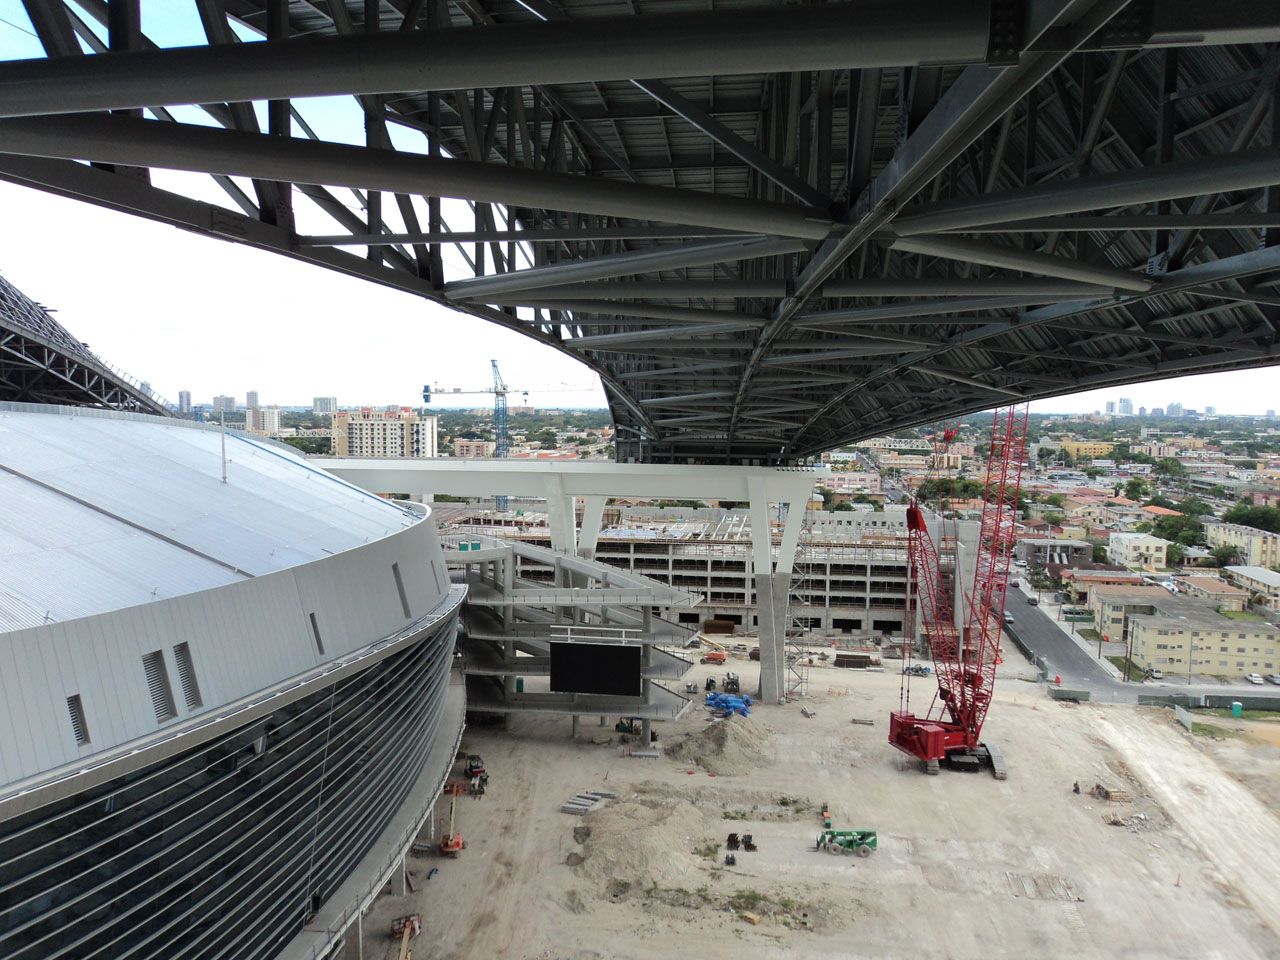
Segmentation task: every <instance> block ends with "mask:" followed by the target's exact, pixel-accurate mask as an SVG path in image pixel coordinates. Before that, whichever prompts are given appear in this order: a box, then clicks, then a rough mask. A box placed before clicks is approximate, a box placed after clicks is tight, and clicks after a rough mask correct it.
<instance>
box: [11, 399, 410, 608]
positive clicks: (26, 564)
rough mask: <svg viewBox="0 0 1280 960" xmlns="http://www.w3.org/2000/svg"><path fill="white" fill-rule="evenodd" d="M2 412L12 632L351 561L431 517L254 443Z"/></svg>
mask: <svg viewBox="0 0 1280 960" xmlns="http://www.w3.org/2000/svg"><path fill="white" fill-rule="evenodd" d="M221 451H222V435H221V431H220V430H219V429H218V428H217V427H215V426H212V425H207V424H193V423H189V422H184V421H178V420H171V419H165V418H160V417H147V416H139V415H136V414H121V413H112V412H108V411H98V410H86V409H83V408H74V407H53V406H47V407H46V406H36V405H30V404H0V632H5V631H9V630H17V629H21V628H23V627H32V626H38V625H40V624H42V623H49V622H52V621H61V620H70V619H74V618H77V617H85V616H91V615H93V614H98V613H103V612H106V611H109V610H118V609H121V608H124V607H129V606H133V605H136V604H141V603H148V602H151V601H154V600H160V599H164V598H168V597H174V596H179V595H181V594H186V593H192V592H194V591H197V590H204V589H207V588H210V587H215V586H220V585H223V584H227V583H233V582H236V581H239V580H244V579H249V578H252V577H256V576H259V575H261V574H265V573H271V572H273V571H276V570H281V569H284V568H286V567H292V566H296V565H298V564H302V563H307V562H309V561H312V560H319V559H321V558H323V557H326V556H329V555H332V554H336V553H341V552H342V551H344V550H348V549H351V548H353V547H357V546H360V545H362V544H364V543H368V542H370V541H372V540H377V539H380V538H382V537H385V536H387V535H389V534H391V533H394V532H396V531H397V530H400V529H401V528H403V527H405V526H409V525H412V524H414V523H416V522H417V521H418V519H419V517H418V516H417V515H415V514H411V513H409V512H407V511H405V510H403V509H401V508H400V507H397V506H394V505H393V504H391V503H389V502H388V501H386V500H382V499H380V498H378V497H375V496H373V495H371V494H369V493H366V492H365V491H363V490H360V489H358V488H356V487H353V486H351V485H350V484H347V483H345V482H343V481H341V480H338V479H336V478H335V477H333V476H331V475H329V474H327V473H324V472H322V471H320V470H317V469H315V468H314V467H312V466H310V465H308V464H307V463H306V462H305V461H304V460H303V458H302V457H301V456H298V455H295V454H294V453H292V452H290V451H289V450H287V449H282V448H281V447H280V446H278V445H275V444H271V443H268V442H266V441H263V440H261V439H260V438H257V437H253V436H252V435H245V434H242V433H238V432H236V431H228V432H227V436H226V461H227V463H226V474H227V480H226V482H225V483H224V482H223V481H222V470H223V459H222V452H221Z"/></svg>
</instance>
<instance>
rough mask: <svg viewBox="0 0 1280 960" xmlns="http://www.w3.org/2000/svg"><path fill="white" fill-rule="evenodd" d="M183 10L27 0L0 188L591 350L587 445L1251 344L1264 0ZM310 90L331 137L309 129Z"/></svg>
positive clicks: (817, 426)
mask: <svg viewBox="0 0 1280 960" xmlns="http://www.w3.org/2000/svg"><path fill="white" fill-rule="evenodd" d="M190 4H191V6H190V15H191V16H192V17H195V18H198V22H199V24H200V26H201V27H202V29H203V32H204V34H205V36H206V37H207V38H208V42H207V44H206V45H204V46H202V47H199V48H187V49H167V50H166V49H158V48H156V47H155V45H154V44H152V43H150V41H149V39H148V38H147V37H146V36H145V35H144V34H143V32H142V31H141V30H140V29H139V23H138V20H137V17H136V0H111V2H93V3H78V4H70V3H61V2H57V0H54V2H47V3H36V2H35V0H32V2H31V3H29V4H28V9H29V10H30V11H31V13H32V21H33V28H34V32H35V33H36V34H37V35H38V36H39V38H40V40H41V43H42V44H43V45H44V48H45V51H46V53H47V57H46V58H44V59H40V60H33V61H21V62H10V63H5V64H0V118H8V119H0V151H3V152H0V177H3V178H5V179H9V180H13V181H16V182H20V183H24V184H28V185H32V186H36V187H40V188H42V189H46V190H50V191H52V192H56V193H61V194H64V195H68V196H75V197H78V198H80V199H85V200H89V201H91V202H95V203H99V204H103V205H105V206H109V207H113V208H116V209H120V210H127V211H129V212H131V213H135V214H138V215H142V216H147V217H152V218H155V219H160V220H163V221H165V222H169V223H174V224H176V225H180V226H183V227H185V228H187V229H192V230H197V231H201V232H204V233H207V234H211V235H214V236H218V237H223V238H226V239H232V240H235V241H237V242H242V243H249V244H251V245H255V246H258V247H260V248H262V249H266V250H271V251H274V252H277V253H280V254H283V255H286V256H290V257H295V258H299V259H303V260H306V261H308V262H311V263H317V264H321V265H324V266H326V267H328V268H330V269H335V270H338V271H341V272H344V273H347V274H350V275H353V276H358V277H362V278H365V279H368V280H372V281H374V282H378V283H383V284H388V285H392V286H395V287H397V288H399V289H402V290H408V291H412V292H414V293H416V294H418V295H420V296H423V297H424V298H427V299H430V300H433V301H435V302H438V303H441V304H445V305H448V306H450V307H452V308H453V309H456V310H460V311H464V312H467V313H470V314H473V315H475V316H479V317H482V318H484V319H487V320H490V321H492V322H495V323H499V324H502V325H504V326H507V327H509V328H511V329H515V330H518V331H520V332H522V333H524V334H526V335H527V336H529V337H531V338H532V339H534V340H537V341H539V342H541V343H543V344H546V345H549V346H552V347H554V348H556V349H559V350H561V351H563V352H565V353H568V354H570V355H572V356H574V357H577V358H579V359H581V360H582V361H583V362H585V363H586V364H588V365H589V366H590V367H591V368H592V369H593V370H595V371H597V372H598V373H599V374H600V375H601V377H602V380H603V382H604V385H605V389H606V392H607V394H608V397H609V401H610V404H611V406H612V409H613V413H614V417H615V421H616V423H617V426H618V428H619V442H618V445H617V446H618V454H619V457H620V458H623V459H626V458H632V457H634V458H640V459H648V460H674V461H684V460H697V461H703V462H736V463H744V462H771V463H787V462H794V461H795V460H798V459H803V458H805V457H808V456H811V455H813V454H816V453H818V452H820V451H822V450H824V449H828V448H830V447H832V446H835V445H837V444H840V443H844V442H847V441H849V440H852V439H855V438H858V437H863V436H868V435H872V434H875V433H880V432H883V431H886V430H892V429H895V428H897V427H900V426H906V425H909V424H914V423H920V422H926V421H928V420H931V419H934V418H937V417H939V416H942V415H946V414H954V413H960V412H963V411H969V410H978V409H982V408H984V407H989V406H992V405H994V404H996V403H1000V402H1004V401H1006V400H1007V399H1009V398H1013V397H1027V398H1030V397H1046V396H1053V395H1057V394H1062V393H1068V392H1071V391H1074V390H1079V389H1085V388H1090V387H1096V386H1102V385H1106V384H1121V383H1130V382H1135V381H1139V380H1145V379H1151V378H1157V377H1165V376H1176V375H1179V374H1182V373H1188V372H1196V371H1208V370H1225V369H1237V368H1241V367H1247V366H1258V365H1262V364H1268V363H1275V362H1277V334H1276V322H1277V320H1280V289H1277V288H1278V287H1280V262H1277V257H1276V250H1277V247H1276V243H1277V238H1278V237H1280V206H1278V205H1277V202H1276V197H1277V196H1280V154H1277V152H1276V151H1277V149H1280V148H1277V146H1276V144H1277V142H1278V141H1277V139H1276V137H1277V121H1276V112H1277V108H1276V104H1275V91H1276V88H1277V84H1276V74H1277V63H1280V58H1278V57H1277V53H1276V49H1275V45H1276V43H1277V41H1280V8H1277V7H1276V5H1274V4H1258V3H1240V4H1219V5H1216V6H1211V5H1205V4H1200V3H1195V2H1192V0H1144V2H1142V3H1138V2H1136V0H1134V2H1126V0H996V2H994V3H988V2H986V0H982V2H976V0H975V2H971V0H947V2H945V3H944V2H939V0H893V2H888V0H864V2H859V3H856V4H845V3H818V4H811V5H808V6H801V7H794V6H783V7H778V6H776V5H775V4H773V3H770V2H766V0H759V2H758V3H755V4H747V5H745V6H742V5H739V6H738V7H735V8H734V9H733V10H732V11H729V10H721V11H714V12H710V13H708V12H697V13H693V12H690V10H691V8H690V7H689V6H688V5H687V4H685V3H684V2H683V0H656V2H654V3H650V4H648V5H646V7H645V8H644V12H643V14H638V13H637V12H636V10H635V7H634V5H632V4H629V3H627V2H625V0H616V3H608V2H606V3H604V4H595V5H592V6H591V8H590V13H589V14H588V12H587V11H586V9H585V8H579V7H578V5H576V4H574V3H557V2H552V0H518V3H516V4H512V3H509V2H507V0H456V2H454V3H452V4H449V3H446V2H445V0H426V2H421V0H412V2H410V0H383V2H381V3H366V2H364V0H345V2H344V0H333V2H330V3H327V4H317V3H310V2H307V3H303V2H292V3H285V2H280V0H190ZM175 6H178V5H175ZM86 16H87V17H88V18H89V19H85V17H86ZM95 18H96V19H95ZM253 35H256V37H258V38H261V39H257V40H255V41H254V42H242V40H241V37H243V36H253ZM81 51H88V53H87V54H86V53H82V52H81ZM921 51H926V52H927V57H928V62H925V61H923V60H922V58H921ZM322 94H323V95H331V94H351V95H353V96H354V97H356V102H357V103H358V105H359V110H360V111H361V113H362V114H363V116H364V119H365V123H364V126H365V129H364V130H363V131H360V133H359V135H358V136H357V135H354V131H353V135H352V136H348V137H344V138H343V139H344V141H345V142H343V143H332V142H325V141H323V140H321V139H320V138H319V137H317V136H316V134H315V133H314V128H313V126H312V125H311V124H310V123H309V122H308V119H307V118H308V112H309V110H310V107H309V105H308V104H306V103H305V102H302V103H299V102H294V101H295V100H296V99H297V98H301V97H308V96H316V95H322ZM255 100H261V101H266V102H267V110H266V116H267V123H266V132H260V130H261V128H260V124H259V121H258V118H257V116H256V114H255V112H254V110H253V108H252V105H251V103H250V101H255ZM187 105H200V108H201V109H202V110H203V111H204V114H205V116H206V117H207V121H206V122H205V123H204V124H197V123H194V122H191V120H190V119H189V118H190V116H191V115H190V112H189V111H188V113H186V114H184V115H183V117H184V121H185V122H181V123H179V122H175V119H174V114H172V113H170V112H169V108H174V109H176V108H178V107H185V106H187ZM95 110H98V111H101V110H112V111H115V112H114V113H112V114H110V115H107V114H92V113H89V111H95ZM72 113H74V114H77V115H75V116H66V114H72ZM55 114H62V116H57V115H55ZM390 126H394V127H396V128H398V129H399V130H400V131H401V133H402V134H407V135H409V136H410V137H415V138H418V145H417V146H416V147H407V146H405V145H404V144H405V143H406V142H407V141H406V139H405V136H403V135H397V136H396V137H395V138H393V137H391V136H390V133H389V127H390ZM358 141H359V142H361V143H362V145H355V143H356V142H358ZM397 144H399V145H400V146H399V148H398V149H397V146H396V145H397ZM83 160H89V161H93V162H94V164H95V165H94V166H92V167H89V166H85V165H83V164H82V163H77V162H75V161H83ZM150 167H166V168H175V169H182V170H192V171H197V172H204V173H208V174H210V175H211V176H213V177H214V179H215V181H216V182H217V183H218V184H219V185H220V186H221V187H222V189H223V190H224V191H225V192H226V194H227V197H228V200H227V203H226V206H225V207H222V206H218V205H214V204H209V203H204V202H200V201H195V200H192V199H190V198H187V197H181V196H177V195H175V194H172V193H167V192H165V191H162V190H159V189H157V188H155V187H153V186H151V184H150V183H149V181H148V179H147V175H146V171H147V169H148V168H150ZM236 177H248V178H250V180H251V181H252V184H253V192H252V195H251V194H250V193H248V192H246V191H245V190H243V189H241V187H240V186H239V185H238V184H237V182H236V180H235V179H233V178H236ZM344 194H347V195H349V196H350V198H351V199H348V197H347V196H344ZM442 197H452V198H457V199H459V200H462V201H465V203H466V205H467V209H468V216H467V217H465V218H463V220H462V221H461V222H450V220H449V219H448V218H446V217H445V216H444V215H443V213H442V206H441V201H440V198H442ZM353 207H354V209H353ZM228 208H229V209H228ZM357 211H359V212H357ZM300 218H301V219H302V220H303V221H304V222H305V223H306V229H305V230H304V229H303V228H302V227H300V226H299V225H298V223H299V219H300ZM453 220H454V221H458V218H457V217H456V216H455V217H454V218H453ZM351 248H356V249H351ZM446 250H448V251H451V252H452V253H454V254H456V255H460V256H461V258H462V259H463V260H465V262H466V263H467V264H468V272H467V274H466V275H459V274H458V272H457V271H456V270H455V269H452V268H450V269H449V271H448V272H446V267H445V263H446V258H445V257H444V256H443V253H444V251H446Z"/></svg>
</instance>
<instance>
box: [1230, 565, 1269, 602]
mask: <svg viewBox="0 0 1280 960" xmlns="http://www.w3.org/2000/svg"><path fill="white" fill-rule="evenodd" d="M1225 570H1226V574H1227V576H1229V577H1230V578H1231V581H1232V582H1233V583H1235V584H1236V585H1237V586H1238V587H1239V588H1240V589H1242V590H1244V591H1245V592H1246V593H1247V594H1248V595H1249V597H1248V602H1249V603H1252V604H1254V605H1256V606H1259V607H1265V608H1266V609H1268V610H1270V611H1271V612H1272V613H1280V573H1276V572H1275V571H1274V570H1268V569H1267V568H1266V567H1251V566H1239V567H1226V568H1225Z"/></svg>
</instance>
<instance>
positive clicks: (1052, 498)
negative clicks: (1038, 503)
mask: <svg viewBox="0 0 1280 960" xmlns="http://www.w3.org/2000/svg"><path fill="white" fill-rule="evenodd" d="M1044 502H1045V503H1047V504H1049V506H1051V507H1058V508H1059V509H1061V508H1062V507H1065V506H1066V505H1067V498H1066V497H1065V496H1063V495H1062V494H1061V493H1051V494H1049V496H1047V497H1045V498H1044Z"/></svg>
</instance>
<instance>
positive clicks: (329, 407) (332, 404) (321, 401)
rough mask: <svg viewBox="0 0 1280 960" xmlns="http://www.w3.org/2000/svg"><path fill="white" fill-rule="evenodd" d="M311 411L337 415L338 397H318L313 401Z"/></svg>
mask: <svg viewBox="0 0 1280 960" xmlns="http://www.w3.org/2000/svg"><path fill="white" fill-rule="evenodd" d="M311 409H312V410H313V411H315V412H316V413H337V412H338V398H337V397H316V398H315V399H314V400H312V401H311Z"/></svg>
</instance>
